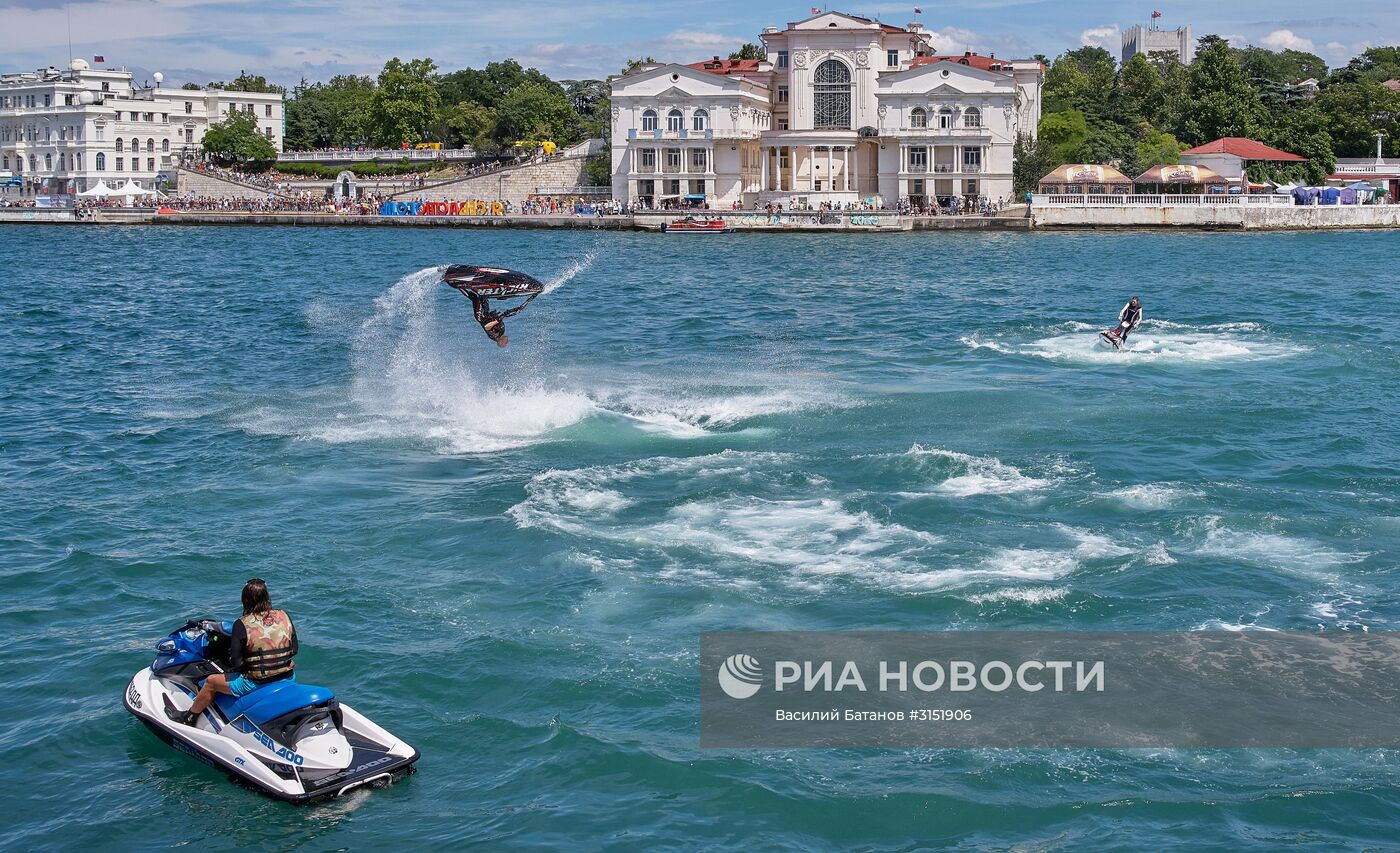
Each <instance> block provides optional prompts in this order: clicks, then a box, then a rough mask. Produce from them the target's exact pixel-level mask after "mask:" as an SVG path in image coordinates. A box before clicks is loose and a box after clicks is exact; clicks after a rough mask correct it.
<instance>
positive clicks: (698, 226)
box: [661, 216, 729, 234]
mask: <svg viewBox="0 0 1400 853" xmlns="http://www.w3.org/2000/svg"><path fill="white" fill-rule="evenodd" d="M728 230H729V228H728V227H726V226H725V224H724V220H723V219H700V218H699V217H695V216H683V217H681V218H680V219H677V220H675V221H674V222H663V223H661V231H662V233H663V234H723V233H725V232H726V231H728Z"/></svg>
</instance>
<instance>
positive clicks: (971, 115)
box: [963, 107, 982, 127]
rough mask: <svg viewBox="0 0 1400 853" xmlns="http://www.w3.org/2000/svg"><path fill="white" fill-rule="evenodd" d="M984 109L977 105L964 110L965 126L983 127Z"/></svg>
mask: <svg viewBox="0 0 1400 853" xmlns="http://www.w3.org/2000/svg"><path fill="white" fill-rule="evenodd" d="M981 126H982V111H981V110H979V109H977V108H976V107H968V108H967V109H966V110H965V111H963V127H981Z"/></svg>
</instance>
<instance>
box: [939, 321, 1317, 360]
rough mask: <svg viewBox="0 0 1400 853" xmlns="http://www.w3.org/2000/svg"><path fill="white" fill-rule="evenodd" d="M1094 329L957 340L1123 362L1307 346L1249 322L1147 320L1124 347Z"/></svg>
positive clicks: (1291, 351)
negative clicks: (1269, 334)
mask: <svg viewBox="0 0 1400 853" xmlns="http://www.w3.org/2000/svg"><path fill="white" fill-rule="evenodd" d="M1099 330H1100V327H1095V326H1090V325H1089V324H1087V323H1078V322H1073V323H1065V324H1061V325H1060V326H1057V327H1055V330H1054V331H1055V333H1054V334H1051V335H1048V336H1045V337H1040V338H1035V339H1032V340H1024V339H1020V338H1019V337H1018V336H1013V335H1006V334H1000V335H984V334H971V335H964V336H963V337H962V338H961V339H960V340H961V341H962V343H963V344H964V345H965V346H968V347H970V348H972V349H988V350H992V351H993V352H998V353H1003V354H1005V355H1018V356H1030V357H1034V358H1043V359H1047V360H1049V361H1056V362H1064V363H1088V364H1096V363H1103V364H1114V363H1123V362H1125V361H1127V362H1153V363H1156V362H1161V363H1166V364H1176V363H1180V364H1210V363H1214V362H1237V361H1261V360H1269V359H1278V358H1288V357H1291V356H1295V355H1299V354H1302V353H1306V352H1308V347H1305V346H1300V345H1297V344H1293V343H1290V342H1287V341H1280V340H1275V339H1271V338H1269V337H1266V336H1265V335H1263V334H1262V333H1261V331H1260V327H1259V326H1258V325H1257V324H1255V323H1217V324H1212V325H1206V326H1196V327H1193V326H1188V325H1185V324H1181V323H1173V322H1170V321H1166V320H1148V321H1146V322H1144V323H1143V325H1142V326H1141V327H1140V328H1139V329H1138V330H1137V331H1136V332H1134V333H1133V334H1132V335H1131V336H1130V337H1129V339H1128V346H1127V347H1126V348H1124V349H1123V350H1122V351H1117V350H1114V349H1113V348H1112V347H1109V346H1107V345H1105V344H1103V343H1102V342H1101V340H1100V339H1099V337H1098V335H1097V332H1098V331H1099Z"/></svg>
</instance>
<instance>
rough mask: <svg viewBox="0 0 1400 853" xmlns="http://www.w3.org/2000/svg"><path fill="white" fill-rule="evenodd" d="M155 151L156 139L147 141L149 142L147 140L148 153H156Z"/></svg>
mask: <svg viewBox="0 0 1400 853" xmlns="http://www.w3.org/2000/svg"><path fill="white" fill-rule="evenodd" d="M155 150H156V141H155V140H154V139H147V140H146V151H147V153H155Z"/></svg>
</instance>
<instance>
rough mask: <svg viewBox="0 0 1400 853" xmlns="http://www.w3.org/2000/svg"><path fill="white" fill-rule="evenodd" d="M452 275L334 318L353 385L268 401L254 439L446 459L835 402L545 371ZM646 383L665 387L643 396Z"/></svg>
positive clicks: (750, 385) (401, 284)
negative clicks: (577, 428)
mask: <svg viewBox="0 0 1400 853" xmlns="http://www.w3.org/2000/svg"><path fill="white" fill-rule="evenodd" d="M593 259H594V255H593V254H591V253H590V254H588V255H585V256H583V257H582V258H580V259H578V260H576V261H573V262H571V263H570V264H569V265H568V266H566V267H565V268H564V270H563V271H561V272H560V273H559V274H558V275H556V276H555V277H553V278H552V279H550V280H549V281H548V283H547V284H546V292H548V291H550V290H555V289H558V288H559V287H562V286H563V285H564V284H566V283H567V282H568V281H570V280H571V279H573V278H574V277H575V276H577V275H578V274H579V273H581V272H583V271H584V270H586V269H588V267H589V266H590V265H591V264H592V263H593ZM442 269H443V268H442V267H431V268H428V269H424V270H419V271H418V272H416V273H413V274H411V275H407V276H404V277H403V278H402V279H400V280H399V281H398V282H397V283H395V284H394V285H393V286H392V287H391V288H389V290H387V291H385V292H384V293H383V294H381V295H380V296H379V297H378V298H376V299H375V300H374V305H373V310H372V312H371V313H370V315H369V316H368V317H367V318H364V319H363V320H361V321H360V322H359V324H358V326H353V325H351V324H346V323H344V322H343V321H341V319H340V318H339V317H337V318H335V319H336V321H337V322H336V324H335V325H341V326H342V327H343V326H346V325H349V326H350V328H353V333H352V334H351V340H350V366H351V378H350V382H349V388H348V390H346V389H342V388H330V389H323V390H322V391H321V392H318V393H315V394H305V395H301V396H299V397H298V398H297V399H295V400H292V401H290V402H289V403H288V402H283V403H281V404H277V405H273V404H264V405H260V406H258V407H256V408H254V409H252V410H251V411H245V412H242V413H241V414H239V415H237V416H236V417H237V419H238V420H239V425H240V426H242V427H243V428H244V429H247V430H248V431H249V432H252V433H255V434H269V435H289V436H294V437H297V438H302V439H306V440H313V441H324V442H330V443H348V442H358V441H380V440H408V441H419V442H426V443H428V444H430V445H432V446H433V447H434V448H437V449H439V450H441V451H443V452H449V453H473V452H481V453H485V452H492V451H499V450H503V449H509V448H514V447H521V446H525V445H529V444H535V443H539V442H542V441H551V440H559V439H561V438H563V437H564V436H563V435H562V434H561V431H562V430H564V429H565V428H567V427H571V426H573V425H575V424H579V423H581V422H583V421H585V420H590V419H597V420H598V421H599V422H600V423H604V424H606V423H613V424H616V425H620V426H622V427H623V428H625V429H631V430H639V431H642V432H648V433H653V434H658V435H663V436H666V437H668V438H675V439H694V438H703V437H706V436H709V435H713V434H715V433H717V432H733V431H735V430H736V429H741V428H742V425H743V422H744V421H746V420H749V419H751V418H755V417H760V416H763V415H768V414H776V413H782V412H790V411H797V410H801V409H805V408H810V407H812V406H819V405H826V404H827V403H828V402H829V400H830V399H831V397H830V395H828V394H823V393H819V392H817V391H810V392H809V390H807V389H804V388H801V387H796V386H794V387H790V388H789V387H783V386H779V387H772V382H773V377H772V375H771V374H763V375H757V374H755V375H752V376H747V377H741V378H739V379H737V380H734V379H731V380H730V381H728V382H723V381H722V380H723V377H722V376H719V377H717V376H716V375H715V374H714V373H713V372H707V373H706V374H705V376H704V381H703V382H699V383H695V384H689V385H688V384H687V383H685V382H677V381H674V380H671V381H669V383H668V384H667V385H665V386H662V385H659V384H658V383H659V380H656V379H652V378H648V377H631V376H625V377H624V376H616V375H610V376H607V377H603V378H602V379H599V380H598V381H595V382H592V383H583V384H580V380H578V379H569V378H567V377H561V376H559V375H558V374H557V372H556V371H554V370H552V369H546V368H547V367H552V366H549V365H547V363H546V362H545V361H544V360H543V359H540V358H537V357H536V354H537V353H538V352H539V349H538V347H530V346H527V345H525V344H524V343H522V344H520V345H517V346H514V347H512V348H511V349H509V350H498V349H496V348H495V347H492V346H490V344H489V342H487V341H486V340H485V338H484V337H483V336H481V334H480V333H479V331H478V330H477V329H476V326H475V324H474V323H472V321H471V317H470V309H469V307H468V306H467V305H466V304H465V301H464V300H461V299H456V300H455V301H454V299H453V298H452V297H455V294H448V293H445V292H444V291H445V288H443V287H442V286H441V284H440V279H441V273H442ZM458 302H460V303H462V304H456V303H458ZM308 311H309V313H308V322H312V323H319V322H320V320H321V319H324V318H321V317H320V315H321V313H322V312H321V310H320V309H314V310H313V309H308ZM328 328H331V327H329V326H328ZM545 376H548V377H549V378H548V379H546V378H543V377H545ZM648 387H658V388H662V389H663V390H659V391H655V392H652V391H646V390H639V389H646V388H648ZM618 388H622V389H624V390H621V391H619V390H617V389H618ZM717 388H718V389H722V390H720V391H717V390H716V389H717Z"/></svg>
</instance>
